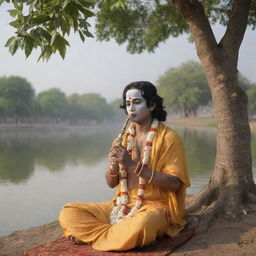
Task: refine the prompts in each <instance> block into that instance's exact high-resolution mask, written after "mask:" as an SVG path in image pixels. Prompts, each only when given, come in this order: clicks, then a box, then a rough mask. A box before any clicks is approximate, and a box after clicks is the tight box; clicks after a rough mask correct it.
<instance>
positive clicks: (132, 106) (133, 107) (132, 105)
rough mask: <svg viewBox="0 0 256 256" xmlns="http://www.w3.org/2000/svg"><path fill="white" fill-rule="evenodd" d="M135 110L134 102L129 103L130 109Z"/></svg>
mask: <svg viewBox="0 0 256 256" xmlns="http://www.w3.org/2000/svg"><path fill="white" fill-rule="evenodd" d="M134 110H135V104H134V103H131V105H130V111H134Z"/></svg>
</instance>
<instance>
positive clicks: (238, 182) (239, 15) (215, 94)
mask: <svg viewBox="0 0 256 256" xmlns="http://www.w3.org/2000/svg"><path fill="white" fill-rule="evenodd" d="M172 2H173V4H174V5H175V6H176V8H178V10H179V11H180V12H181V14H182V16H183V17H184V19H185V20H186V22H187V23H188V25H189V27H190V31H191V34H192V37H193V40H194V42H195V46H196V50H197V55H198V57H199V59H200V61H201V64H202V66H203V69H204V71H205V74H206V77H207V80H208V84H209V87H210V90H211V94H212V100H213V106H214V110H215V118H216V123H217V151H216V152H217V155H216V162H215V168H214V171H213V174H212V176H211V178H210V181H209V183H208V185H207V186H206V187H205V188H204V190H203V191H201V192H200V193H199V194H197V195H195V196H194V199H193V200H192V202H191V204H190V205H189V206H188V209H187V210H188V212H195V211H197V212H199V214H200V215H201V222H200V224H199V230H203V229H206V228H207V227H208V226H209V224H210V223H211V221H212V220H213V218H214V217H215V216H217V215H218V214H220V213H222V214H224V215H225V216H227V217H229V218H232V219H237V218H238V217H239V216H240V214H241V211H242V209H243V203H244V202H245V200H247V199H249V200H251V201H253V200H252V198H253V196H252V194H253V193H254V194H255V190H256V189H255V184H254V181H253V176H252V159H251V134H250V127H249V121H248V112H247V102H248V99H247V95H246V93H245V92H244V91H243V90H242V89H241V88H240V87H239V84H238V76H237V62H238V53H239V47H240V45H241V42H242V39H243V36H244V33H245V30H246V26H247V18H248V12H249V6H250V0H233V4H232V10H231V14H230V20H229V23H228V26H227V30H226V33H225V35H224V36H223V38H222V40H221V41H220V43H219V44H218V43H217V42H216V39H215V37H214V34H213V32H212V29H211V26H210V24H209V21H208V18H207V17H206V15H205V13H204V8H203V6H202V4H201V3H200V2H199V1H198V0H173V1H172ZM254 199H255V197H254Z"/></svg>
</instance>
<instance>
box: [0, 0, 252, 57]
mask: <svg viewBox="0 0 256 256" xmlns="http://www.w3.org/2000/svg"><path fill="white" fill-rule="evenodd" d="M4 2H6V3H9V4H12V6H13V7H12V9H10V10H9V14H10V15H11V16H12V17H13V18H14V21H12V22H11V23H10V25H11V26H13V27H14V28H16V35H15V36H13V37H11V38H9V40H8V41H7V43H6V46H7V47H9V50H10V52H11V54H15V52H16V51H17V49H18V48H20V49H22V50H23V51H24V52H25V55H26V57H28V56H29V55H30V54H31V52H32V50H33V49H35V48H40V49H41V53H40V56H39V59H41V58H42V59H44V60H48V59H49V58H50V56H51V55H52V54H53V53H55V52H57V51H58V52H59V53H60V55H61V56H62V58H64V57H65V54H66V47H67V46H69V43H68V41H67V38H66V37H67V36H68V35H69V34H70V31H71V30H74V32H78V34H79V36H80V38H81V40H82V41H84V40H85V38H86V37H93V35H92V33H91V32H90V31H89V27H90V24H89V23H88V18H90V17H92V16H96V36H97V38H98V39H99V40H109V39H110V38H114V39H115V40H116V41H117V43H119V44H123V43H125V42H127V50H128V51H129V52H131V53H135V52H138V53H140V52H142V51H143V50H147V51H149V52H152V51H154V49H155V48H156V47H157V46H158V45H159V44H160V43H161V42H164V41H165V40H167V39H168V38H169V37H170V36H173V37H177V36H179V35H181V34H184V33H189V28H188V25H187V24H186V23H185V22H184V19H183V17H182V16H181V14H180V13H179V12H178V10H177V9H176V8H175V7H174V5H173V4H172V2H171V1H167V0H161V1H160V0H154V1H153V0H149V1H145V0H141V1H139V0H126V1H124V0H23V1H21V0H0V5H1V4H2V3H4ZM200 2H201V3H202V5H203V7H204V9H205V13H206V15H207V16H208V18H209V21H210V23H211V24H215V23H217V22H218V23H220V24H222V25H224V26H225V25H227V23H228V20H229V13H230V9H231V3H232V1H230V0H201V1H200ZM248 25H249V26H250V27H251V28H252V29H255V28H256V0H252V3H251V7H250V12H249V18H248Z"/></svg>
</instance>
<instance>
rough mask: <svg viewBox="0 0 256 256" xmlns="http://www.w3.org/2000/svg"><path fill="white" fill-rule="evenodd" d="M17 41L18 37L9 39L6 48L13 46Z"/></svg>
mask: <svg viewBox="0 0 256 256" xmlns="http://www.w3.org/2000/svg"><path fill="white" fill-rule="evenodd" d="M15 41H16V36H12V37H10V38H9V39H8V41H7V42H6V44H5V47H10V46H11V45H13V44H14V43H15Z"/></svg>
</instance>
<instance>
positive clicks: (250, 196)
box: [247, 193, 256, 204]
mask: <svg viewBox="0 0 256 256" xmlns="http://www.w3.org/2000/svg"><path fill="white" fill-rule="evenodd" d="M247 198H248V200H249V201H250V202H251V203H254V204H256V195H255V194H253V193H248V195H247Z"/></svg>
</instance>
